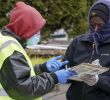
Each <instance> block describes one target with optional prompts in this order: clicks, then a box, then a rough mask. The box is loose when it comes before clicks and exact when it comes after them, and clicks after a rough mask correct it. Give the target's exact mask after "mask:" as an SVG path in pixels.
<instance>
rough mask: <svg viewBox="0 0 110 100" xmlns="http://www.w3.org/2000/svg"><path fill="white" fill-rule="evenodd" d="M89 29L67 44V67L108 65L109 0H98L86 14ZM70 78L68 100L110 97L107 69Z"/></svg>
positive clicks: (106, 99) (102, 99)
mask: <svg viewBox="0 0 110 100" xmlns="http://www.w3.org/2000/svg"><path fill="white" fill-rule="evenodd" d="M88 22H89V29H88V32H87V33H86V34H83V35H79V36H77V37H76V38H75V39H73V41H72V42H71V43H70V45H69V46H68V48H67V51H66V53H65V59H66V60H68V61H69V63H68V67H71V66H75V65H78V64H81V63H90V64H96V65H101V66H103V67H107V68H110V0H97V1H96V2H95V3H94V4H93V5H92V6H91V8H90V10H89V14H88ZM80 78H81V79H82V82H78V81H72V80H70V81H69V82H71V83H72V84H71V85H70V87H69V88H68V90H67V93H66V97H67V100H110V71H106V72H104V73H102V74H100V75H90V74H85V75H83V76H81V77H80Z"/></svg>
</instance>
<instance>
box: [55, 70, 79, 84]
mask: <svg viewBox="0 0 110 100" xmlns="http://www.w3.org/2000/svg"><path fill="white" fill-rule="evenodd" d="M55 74H56V75H57V77H58V82H59V83H61V84H65V83H66V82H67V80H68V78H69V77H71V76H74V75H77V73H76V72H75V71H69V70H65V69H63V70H59V71H56V72H55Z"/></svg>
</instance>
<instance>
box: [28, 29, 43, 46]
mask: <svg viewBox="0 0 110 100" xmlns="http://www.w3.org/2000/svg"><path fill="white" fill-rule="evenodd" d="M40 39H41V35H40V31H39V32H37V33H36V34H35V35H33V36H32V37H31V38H29V39H28V40H27V42H26V44H27V45H28V46H31V45H36V44H38V42H39V41H40Z"/></svg>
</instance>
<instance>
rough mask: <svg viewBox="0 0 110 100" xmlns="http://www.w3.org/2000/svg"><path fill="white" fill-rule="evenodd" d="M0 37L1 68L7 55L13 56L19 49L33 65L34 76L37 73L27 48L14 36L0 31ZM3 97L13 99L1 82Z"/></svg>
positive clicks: (32, 72) (1, 94) (0, 99)
mask: <svg viewBox="0 0 110 100" xmlns="http://www.w3.org/2000/svg"><path fill="white" fill-rule="evenodd" d="M0 38H1V39H0V69H1V67H2V65H3V62H4V61H5V59H6V58H7V57H9V56H11V55H12V54H13V52H14V51H18V52H20V53H22V54H23V55H24V56H25V58H26V60H27V62H28V64H29V66H30V67H31V76H34V75H35V73H34V70H33V67H32V63H31V61H30V59H29V57H28V56H27V54H26V52H25V50H24V49H23V48H22V46H21V45H20V44H19V42H18V41H17V40H16V39H14V38H12V37H9V36H3V35H2V34H1V33H0ZM3 98H4V99H5V98H7V99H5V100H13V99H11V98H9V96H8V95H7V94H6V92H5V91H4V89H3V87H2V86H1V84H0V100H2V99H3ZM34 100H42V98H37V99H34Z"/></svg>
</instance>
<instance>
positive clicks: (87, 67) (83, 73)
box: [69, 63, 109, 81]
mask: <svg viewBox="0 0 110 100" xmlns="http://www.w3.org/2000/svg"><path fill="white" fill-rule="evenodd" d="M69 70H71V71H75V72H76V73H77V75H75V76H73V77H71V78H70V80H76V81H84V78H85V80H89V79H90V78H91V79H92V77H96V75H99V74H101V73H104V72H106V71H108V70H109V68H106V67H102V66H100V65H94V64H88V63H81V64H79V65H77V66H74V67H72V68H71V69H69Z"/></svg>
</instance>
